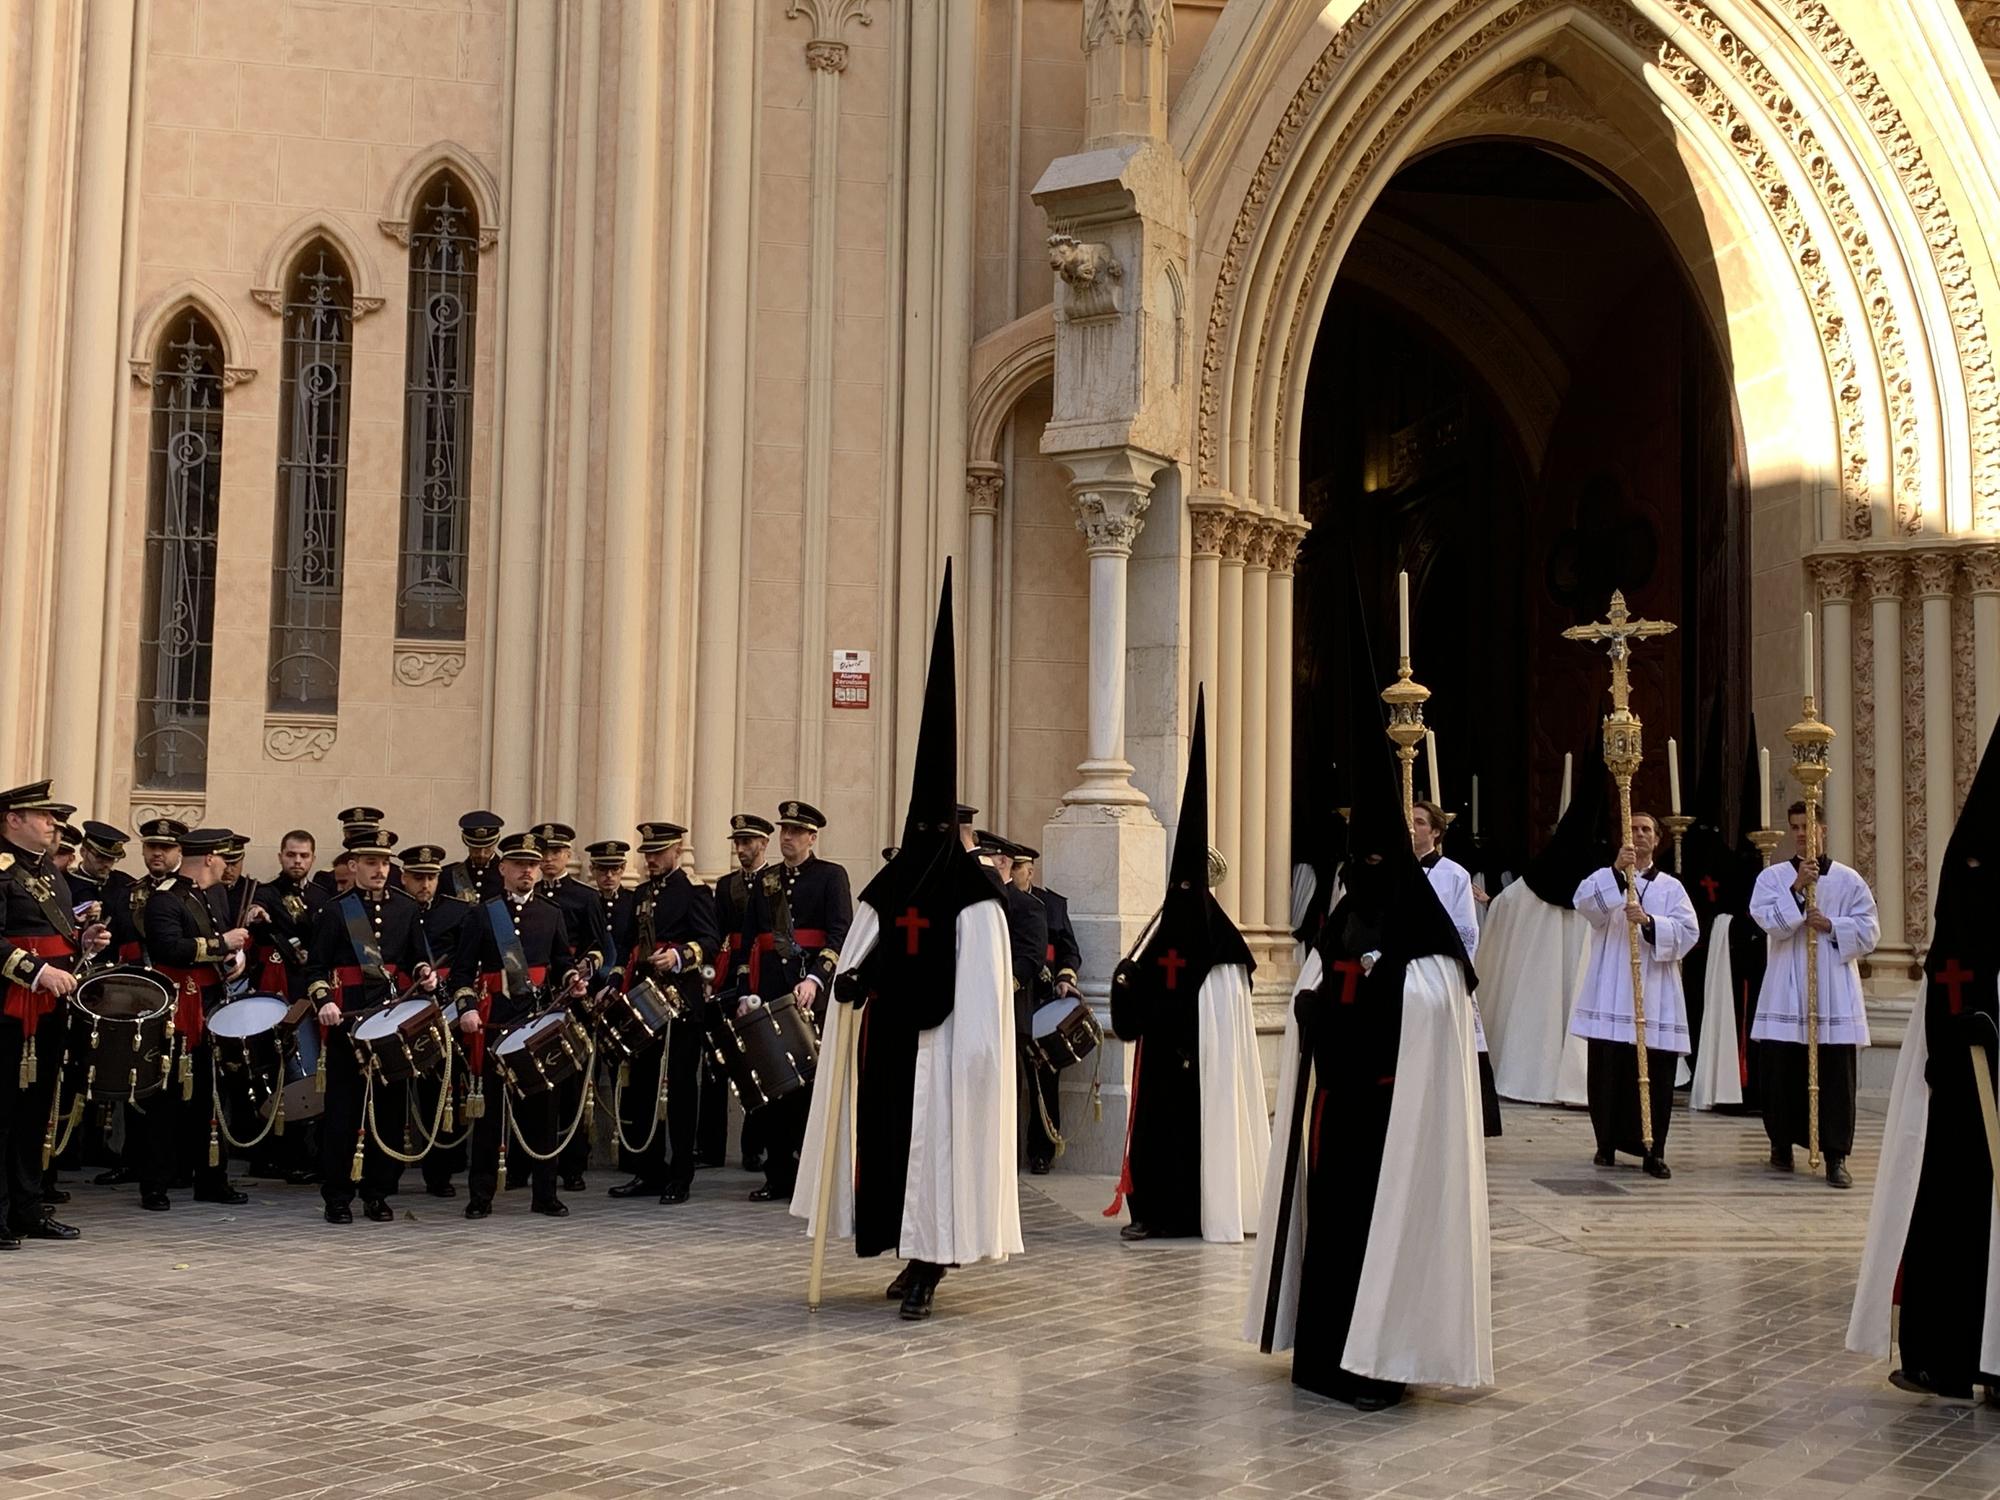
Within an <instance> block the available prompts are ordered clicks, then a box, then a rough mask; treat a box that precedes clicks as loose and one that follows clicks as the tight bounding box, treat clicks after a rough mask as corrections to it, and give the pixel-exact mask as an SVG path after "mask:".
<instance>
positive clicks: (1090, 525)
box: [1070, 488, 1153, 555]
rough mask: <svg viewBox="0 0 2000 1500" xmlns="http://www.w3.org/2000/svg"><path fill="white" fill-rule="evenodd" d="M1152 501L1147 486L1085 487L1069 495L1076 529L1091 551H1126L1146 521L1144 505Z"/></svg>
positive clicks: (1093, 553)
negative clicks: (1074, 510)
mask: <svg viewBox="0 0 2000 1500" xmlns="http://www.w3.org/2000/svg"><path fill="white" fill-rule="evenodd" d="M1152 503H1153V497H1152V494H1151V493H1150V491H1147V490H1114V489H1108V488H1098V489H1085V490H1078V491H1076V492H1075V493H1074V494H1072V495H1071V496H1070V504H1072V505H1074V506H1075V507H1076V529H1077V530H1078V531H1080V532H1082V533H1083V535H1084V539H1085V540H1086V541H1087V542H1088V543H1089V546H1088V548H1087V550H1088V551H1089V552H1090V553H1091V554H1092V555H1095V554H1097V553H1099V552H1119V553H1129V552H1130V551H1131V550H1132V544H1133V543H1134V542H1136V541H1137V540H1138V539H1139V531H1140V529H1141V528H1142V527H1143V526H1144V525H1145V514H1146V507H1147V506H1149V505H1151V504H1152Z"/></svg>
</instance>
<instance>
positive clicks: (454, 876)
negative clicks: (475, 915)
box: [438, 855, 501, 906]
mask: <svg viewBox="0 0 2000 1500" xmlns="http://www.w3.org/2000/svg"><path fill="white" fill-rule="evenodd" d="M500 890H501V885H500V860H499V858H498V856H495V855H488V856H487V859H486V863H485V864H483V865H475V864H473V863H472V861H471V860H469V859H455V860H453V861H452V862H451V863H450V864H448V865H446V866H445V867H444V868H443V869H442V870H440V871H439V872H438V899H439V900H441V901H463V902H464V903H465V904H466V905H468V906H476V905H478V904H479V903H480V902H481V901H491V900H492V899H493V898H494V897H495V896H497V895H499V894H500Z"/></svg>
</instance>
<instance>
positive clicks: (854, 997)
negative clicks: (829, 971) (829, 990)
mask: <svg viewBox="0 0 2000 1500" xmlns="http://www.w3.org/2000/svg"><path fill="white" fill-rule="evenodd" d="M833 998H834V999H836V1000H838V1001H839V1002H840V1003H841V1004H842V1005H852V1006H857V1007H859V1006H862V1005H865V1004H867V1003H868V987H867V985H866V984H864V983H863V982H862V979H861V971H860V970H859V969H849V970H848V971H847V972H846V973H845V974H837V975H835V976H834V980H833Z"/></svg>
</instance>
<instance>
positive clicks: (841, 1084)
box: [806, 1000, 861, 1312]
mask: <svg viewBox="0 0 2000 1500" xmlns="http://www.w3.org/2000/svg"><path fill="white" fill-rule="evenodd" d="M833 1003H834V1004H836V1005H838V1004H839V1003H840V1002H839V1001H838V1000H836V1001H834V1002H833ZM839 1020H840V1041H839V1042H838V1044H837V1045H835V1047H834V1049H833V1073H832V1076H831V1077H829V1078H828V1079H827V1086H828V1088H829V1089H831V1090H832V1092H831V1093H829V1094H828V1096H827V1101H826V1139H825V1141H824V1142H822V1143H821V1146H820V1157H819V1181H818V1182H817V1183H815V1184H814V1188H815V1191H814V1194H813V1248H812V1270H811V1271H810V1272H809V1273H808V1274H807V1276H806V1310H807V1311H808V1312H818V1311H819V1288H820V1280H821V1278H822V1276H823V1275H824V1273H825V1271H826V1221H827V1215H828V1214H829V1213H830V1212H831V1211H832V1207H833V1168H834V1158H835V1155H836V1150H837V1148H838V1146H839V1144H840V1120H841V1116H842V1115H843V1114H844V1113H845V1112H846V1109H847V1063H848V1059H849V1058H850V1057H852V1056H853V1053H854V1033H855V1029H856V1028H857V1027H858V1026H859V1025H860V1024H861V1017H860V1015H859V1014H858V1008H857V1007H854V1006H849V1007H848V1010H847V1014H845V1015H844V1016H841V1017H840V1018H839Z"/></svg>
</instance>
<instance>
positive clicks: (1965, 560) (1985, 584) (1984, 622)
mask: <svg viewBox="0 0 2000 1500" xmlns="http://www.w3.org/2000/svg"><path fill="white" fill-rule="evenodd" d="M1959 561H1960V565H1961V566H1962V567H1963V568H1964V569H1965V582H1966V586H1967V588H1968V589H1969V590H1970V592H1971V596H1972V681H1973V700H1974V703H1975V705H1976V706H1975V709H1974V713H1975V715H1976V726H1977V734H1976V736H1975V743H1976V745H1977V747H1978V749H1977V750H1976V751H1975V754H1976V755H1977V754H1984V753H1985V750H1986V742H1987V741H1988V740H1989V739H1991V738H1992V737H1993V724H1994V721H1995V720H1996V719H2000V546H1994V545H1993V544H1992V543H1990V542H1989V543H1982V544H1981V545H1979V546H1977V547H1972V548H1968V549H1967V550H1966V551H1965V552H1964V554H1963V555H1962V556H1961V557H1960V560H1959Z"/></svg>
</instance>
